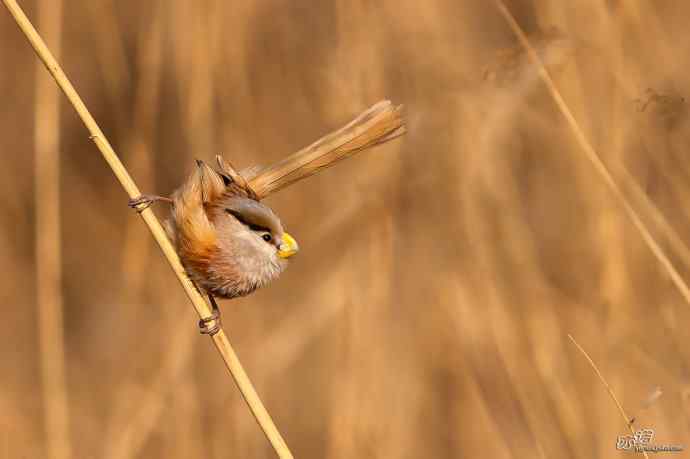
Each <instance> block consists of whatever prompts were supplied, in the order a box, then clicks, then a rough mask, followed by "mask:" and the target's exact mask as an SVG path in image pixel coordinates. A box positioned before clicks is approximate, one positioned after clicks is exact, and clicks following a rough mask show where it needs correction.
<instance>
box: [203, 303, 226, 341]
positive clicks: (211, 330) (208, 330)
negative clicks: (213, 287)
mask: <svg viewBox="0 0 690 459" xmlns="http://www.w3.org/2000/svg"><path fill="white" fill-rule="evenodd" d="M209 300H210V301H211V306H212V307H213V310H212V312H211V315H210V316H208V317H204V318H202V319H201V320H199V329H200V332H201V334H202V335H209V336H213V335H215V334H216V333H218V331H220V327H221V322H220V309H218V305H217V304H216V301H215V299H214V298H213V297H212V296H211V295H209ZM210 324H212V325H210ZM209 325H210V326H209Z"/></svg>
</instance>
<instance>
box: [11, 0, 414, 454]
mask: <svg viewBox="0 0 690 459" xmlns="http://www.w3.org/2000/svg"><path fill="white" fill-rule="evenodd" d="M2 1H3V4H4V5H5V7H6V8H7V9H8V11H9V12H10V14H11V15H12V17H13V18H14V20H15V22H16V23H17V25H18V26H19V28H20V29H21V31H22V32H23V33H24V35H25V36H26V38H27V40H28V41H29V43H30V44H31V46H32V47H33V49H34V51H35V52H36V54H37V56H38V57H39V59H41V61H42V62H43V64H44V65H45V67H46V68H47V70H48V71H49V72H50V74H51V75H52V76H53V78H54V79H55V81H56V83H57V84H58V86H59V87H60V89H61V90H62V91H63V92H64V94H65V96H66V97H67V98H68V99H69V101H70V103H71V104H72V106H73V107H74V109H75V111H76V112H77V114H78V115H79V117H80V118H81V120H82V121H83V123H84V125H85V126H86V128H87V129H88V131H89V133H90V134H91V137H90V138H91V140H93V142H94V143H95V144H96V146H97V147H98V149H99V150H100V152H101V154H102V155H103V158H104V159H105V160H106V162H107V163H108V165H109V166H110V168H111V169H112V171H113V173H114V174H115V176H116V177H117V179H118V181H119V182H120V184H121V185H122V187H123V188H124V189H125V191H126V192H127V194H128V195H129V196H130V197H131V198H136V197H138V196H140V195H141V192H140V191H139V189H138V187H137V185H136V184H135V183H134V181H133V180H132V178H131V177H130V175H129V173H128V172H127V170H126V169H125V167H124V166H123V165H122V163H121V162H120V160H119V158H118V157H117V155H116V154H115V151H114V150H113V148H112V146H111V145H110V143H109V142H108V140H107V139H106V137H105V135H104V134H103V132H102V131H101V129H100V127H99V126H98V124H97V123H96V121H95V120H94V118H93V116H92V115H91V113H90V112H89V111H88V109H87V108H86V106H85V105H84V102H83V101H82V99H81V97H80V96H79V94H78V93H77V91H76V90H75V89H74V86H72V84H71V83H70V81H69V80H68V78H67V76H66V75H65V73H64V72H63V70H62V68H61V67H60V65H59V64H58V62H57V61H56V60H55V58H54V57H53V55H52V54H51V52H50V50H49V49H48V47H47V46H46V44H45V43H44V42H43V40H42V39H41V37H40V36H39V34H38V32H36V29H35V28H34V27H33V25H32V24H31V22H30V21H29V19H28V18H27V17H26V15H25V14H24V12H23V11H22V9H21V8H20V6H19V5H18V4H17V2H16V1H15V0H2ZM404 132H405V128H404V126H403V121H402V119H401V107H394V106H392V105H391V104H390V102H388V101H384V102H379V103H378V104H376V105H374V106H373V107H372V108H370V109H369V110H367V111H366V112H365V113H364V114H363V115H361V116H360V117H358V118H357V119H355V120H354V121H353V122H352V123H350V124H349V125H347V126H346V127H344V128H343V129H341V130H340V131H337V132H336V133H334V134H331V135H328V136H326V137H324V138H323V139H321V140H319V141H317V142H316V143H314V144H313V145H311V146H310V147H307V148H306V149H304V150H302V151H300V152H298V153H296V154H294V155H292V156H290V157H288V158H287V159H286V160H285V161H282V162H280V163H279V164H278V165H277V166H274V167H269V168H268V169H266V170H265V171H263V172H261V173H259V174H258V175H257V176H256V177H254V179H253V180H252V181H251V182H250V185H251V186H252V189H253V190H255V191H256V194H257V196H258V197H260V198H263V197H265V196H268V195H269V194H270V193H272V192H274V191H277V190H279V189H281V188H283V187H285V186H287V185H289V184H291V183H294V182H295V181H297V180H300V179H302V178H305V177H308V176H309V175H312V174H314V173H316V172H318V171H319V170H321V169H324V168H326V167H329V166H330V165H331V164H333V163H335V162H337V161H339V160H341V159H344V158H346V157H349V156H351V155H353V154H354V153H357V152H359V151H361V150H363V149H365V148H368V147H371V146H374V145H378V144H381V143H383V142H386V141H388V140H390V139H393V138H395V137H398V136H400V135H402V134H403V133H404ZM140 215H141V218H142V219H143V220H144V222H145V223H146V225H147V226H148V228H149V231H150V232H151V234H152V235H153V237H154V239H155V240H156V242H157V244H158V246H159V247H160V249H161V251H162V252H163V255H164V256H165V257H166V259H167V261H168V263H169V264H170V267H171V268H172V270H173V271H174V273H175V275H176V276H177V278H178V280H179V282H180V284H181V285H182V287H183V288H184V290H185V293H186V294H187V296H188V297H189V299H190V301H191V303H192V305H193V306H194V309H195V310H196V312H197V314H198V315H199V317H200V318H209V317H211V309H210V307H209V305H208V304H207V303H206V301H205V300H204V299H203V297H202V296H201V295H200V294H199V292H198V291H197V290H196V288H195V286H194V284H193V283H192V281H191V280H190V279H189V278H188V277H187V275H186V273H185V271H184V268H183V267H182V264H181V263H180V260H179V258H178V256H177V253H175V250H174V248H173V246H172V244H171V243H170V241H169V240H168V238H167V236H166V234H165V231H164V230H163V227H162V226H161V224H160V222H159V221H158V219H157V218H156V216H155V215H154V213H153V212H152V211H151V209H146V210H144V211H143V212H141V213H140ZM211 338H212V340H213V343H214V345H215V346H216V349H217V350H218V352H219V353H220V354H221V357H222V358H223V361H224V362H225V364H226V366H227V368H228V370H229V371H230V373H231V375H232V377H233V379H234V381H235V383H236V384H237V386H238V388H239V390H240V392H241V393H242V396H243V397H244V399H245V401H246V402H247V405H248V406H249V408H250V410H251V411H252V414H253V415H254V418H255V419H256V421H257V422H258V424H259V426H260V427H261V429H262V430H263V432H264V434H265V435H266V437H267V439H268V440H269V442H270V443H271V445H272V447H273V449H274V450H275V452H276V454H277V455H278V456H279V457H281V458H292V457H293V456H292V453H290V450H289V449H288V447H287V445H286V444H285V441H284V440H283V438H282V436H281V435H280V433H279V432H278V429H277V428H276V426H275V424H274V423H273V420H272V419H271V417H270V415H269V413H268V411H267V410H266V408H265V407H264V406H263V403H262V402H261V400H260V399H259V396H258V395H257V393H256V390H255V389H254V387H253V385H252V383H251V381H250V380H249V378H248V376H247V374H246V373H245V371H244V369H243V368H242V365H241V363H240V361H239V359H238V358H237V355H236V354H235V351H234V350H233V348H232V346H231V345H230V342H229V341H228V338H227V336H226V334H225V332H224V331H223V329H222V328H221V329H220V330H219V331H218V333H216V334H214V335H212V337H211Z"/></svg>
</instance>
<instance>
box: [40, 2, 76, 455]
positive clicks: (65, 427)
mask: <svg viewBox="0 0 690 459" xmlns="http://www.w3.org/2000/svg"><path fill="white" fill-rule="evenodd" d="M38 23H39V27H40V28H41V30H43V31H44V33H45V35H46V37H47V39H48V41H50V43H52V45H53V47H54V48H55V50H56V51H55V52H56V54H58V55H59V54H60V48H61V40H62V0H41V1H40V2H39V3H38ZM35 84H36V86H35V88H36V89H35V90H36V98H35V111H34V142H35V149H34V200H35V213H36V228H35V237H34V239H35V252H36V254H35V256H36V305H37V308H38V309H37V314H38V337H39V352H40V362H41V387H42V395H43V412H44V420H43V423H44V429H45V436H46V441H45V455H46V457H47V458H54V459H68V458H69V457H71V456H72V446H71V442H70V416H69V402H68V395H67V381H66V380H67V376H66V371H65V345H64V323H63V299H62V254H61V250H60V247H61V246H60V234H61V222H60V94H59V93H58V90H57V88H56V87H55V85H54V84H53V83H52V82H51V81H50V79H49V78H48V77H47V75H45V73H43V69H42V68H41V65H40V64H39V63H37V65H36V80H35Z"/></svg>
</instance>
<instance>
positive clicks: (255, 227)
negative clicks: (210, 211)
mask: <svg viewBox="0 0 690 459" xmlns="http://www.w3.org/2000/svg"><path fill="white" fill-rule="evenodd" d="M225 211H226V212H227V213H229V214H230V215H232V216H233V217H235V218H236V219H237V220H239V222H240V223H242V224H243V225H246V226H248V227H249V229H250V230H252V231H267V232H269V233H270V232H271V230H270V229H268V228H266V227H265V226H261V225H255V224H253V223H249V222H248V221H247V220H246V219H245V218H244V217H243V216H242V214H240V213H239V212H237V211H235V210H232V209H225Z"/></svg>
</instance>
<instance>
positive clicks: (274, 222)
mask: <svg viewBox="0 0 690 459" xmlns="http://www.w3.org/2000/svg"><path fill="white" fill-rule="evenodd" d="M221 161H222V160H221V159H219V165H221V166H222V162H221ZM155 201H167V202H170V203H171V204H172V209H171V217H170V219H169V220H168V221H167V222H166V230H167V232H168V235H169V237H170V239H171V240H172V242H173V245H174V246H175V249H176V250H177V253H178V255H179V257H180V260H181V261H182V265H183V266H184V268H185V270H186V271H187V274H188V275H189V277H190V278H191V279H192V280H193V281H194V283H195V284H196V285H197V287H198V288H199V289H201V290H202V291H203V292H205V293H206V294H208V296H209V299H210V300H211V304H212V306H213V308H214V316H213V317H212V318H209V319H207V320H202V321H201V322H200V326H201V327H202V333H211V334H213V333H215V332H216V331H217V327H213V328H212V329H210V330H209V329H205V328H204V327H205V326H206V325H207V324H208V323H210V322H212V321H213V320H215V319H218V317H219V312H218V308H217V306H216V304H215V301H214V300H213V297H214V296H215V297H219V298H236V297H239V296H244V295H248V294H250V293H252V292H254V291H255V290H256V289H258V288H259V287H262V286H264V285H266V284H267V283H269V282H270V281H272V280H273V279H275V278H277V277H278V276H279V275H280V273H281V272H282V271H283V270H284V269H285V268H286V267H287V263H288V262H287V259H288V258H290V257H291V256H293V255H294V254H295V253H297V251H298V250H299V247H298V245H297V242H296V241H295V239H294V238H293V237H292V236H290V235H289V234H288V233H286V232H285V231H284V230H283V225H282V223H281V221H280V219H279V218H278V216H277V215H276V214H275V213H273V211H272V210H271V209H270V208H269V207H267V206H265V205H264V204H262V203H261V202H259V201H258V200H256V199H254V198H253V197H252V196H251V193H250V192H249V191H247V189H246V188H244V187H242V186H240V185H238V183H236V180H233V178H232V177H231V176H230V175H229V174H227V173H225V172H218V171H216V170H214V169H213V168H211V167H210V166H209V165H207V164H206V163H204V162H203V161H197V168H196V170H195V171H194V172H193V173H192V175H191V176H190V177H189V178H188V179H187V181H186V182H185V183H184V184H183V185H182V186H181V187H180V188H179V189H177V190H176V191H175V192H173V194H172V198H166V197H162V196H152V195H144V196H141V197H139V198H137V199H133V200H131V201H130V202H129V205H130V207H133V208H136V209H137V210H139V211H142V210H143V209H145V208H146V207H148V206H149V205H151V203H153V202H155Z"/></svg>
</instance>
